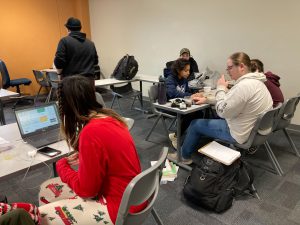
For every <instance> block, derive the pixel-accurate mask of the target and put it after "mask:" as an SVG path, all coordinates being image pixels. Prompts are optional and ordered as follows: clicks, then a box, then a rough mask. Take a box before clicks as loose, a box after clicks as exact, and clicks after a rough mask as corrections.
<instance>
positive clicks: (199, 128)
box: [181, 119, 236, 159]
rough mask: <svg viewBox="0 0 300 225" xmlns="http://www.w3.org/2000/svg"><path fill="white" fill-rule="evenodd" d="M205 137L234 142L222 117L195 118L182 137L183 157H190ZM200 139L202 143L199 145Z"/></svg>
mask: <svg viewBox="0 0 300 225" xmlns="http://www.w3.org/2000/svg"><path fill="white" fill-rule="evenodd" d="M205 137H209V138H213V139H219V140H222V141H226V142H228V143H231V144H233V143H236V140H235V139H234V138H233V137H232V136H231V135H230V131H229V127H228V125H227V122H226V120H224V119H197V120H193V121H192V122H191V125H190V126H189V128H188V130H187V135H186V137H185V139H184V142H183V145H182V148H181V154H182V157H183V158H185V159H190V158H191V155H192V153H193V152H194V151H197V150H198V149H199V148H200V147H202V146H203V145H204V144H205V143H203V141H205V140H206V141H207V139H206V138H205ZM201 141H202V145H201Z"/></svg>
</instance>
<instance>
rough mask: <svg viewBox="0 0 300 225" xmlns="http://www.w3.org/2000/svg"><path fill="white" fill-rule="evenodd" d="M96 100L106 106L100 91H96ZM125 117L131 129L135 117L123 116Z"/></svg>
mask: <svg viewBox="0 0 300 225" xmlns="http://www.w3.org/2000/svg"><path fill="white" fill-rule="evenodd" d="M96 100H97V102H98V103H100V104H101V105H102V106H103V107H104V108H106V105H105V102H104V100H103V98H102V95H101V94H100V93H98V92H96ZM123 119H124V120H125V122H126V124H127V126H128V130H131V128H132V127H133V125H134V119H132V118H128V117H123Z"/></svg>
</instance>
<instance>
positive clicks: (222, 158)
mask: <svg viewBox="0 0 300 225" xmlns="http://www.w3.org/2000/svg"><path fill="white" fill-rule="evenodd" d="M198 152H200V153H202V154H204V155H206V156H208V157H210V158H212V159H214V160H216V161H218V162H220V163H223V164H225V165H227V166H229V165H231V164H232V163H233V162H234V161H235V160H236V159H238V158H239V157H241V153H240V152H239V151H235V150H233V149H231V148H228V147H226V146H224V145H221V144H219V143H218V142H215V141H212V142H210V143H209V144H207V145H205V146H203V147H202V148H200V149H199V150H198Z"/></svg>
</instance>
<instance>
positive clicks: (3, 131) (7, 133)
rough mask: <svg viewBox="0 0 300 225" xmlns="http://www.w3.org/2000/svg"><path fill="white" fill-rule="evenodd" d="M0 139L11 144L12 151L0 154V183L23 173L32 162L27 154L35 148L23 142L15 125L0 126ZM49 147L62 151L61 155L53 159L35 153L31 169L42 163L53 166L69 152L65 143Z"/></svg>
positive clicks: (61, 142)
mask: <svg viewBox="0 0 300 225" xmlns="http://www.w3.org/2000/svg"><path fill="white" fill-rule="evenodd" d="M0 137H2V138H4V139H5V140H7V141H9V142H10V143H11V144H13V148H12V149H10V150H7V151H4V152H0V181H2V180H5V179H7V178H8V177H10V176H15V175H18V174H21V173H24V172H25V171H26V170H27V169H28V167H29V166H30V164H31V161H32V159H31V158H30V157H29V156H28V155H27V153H28V152H29V151H32V150H35V148H34V147H33V146H31V145H29V144H26V143H24V142H23V140H22V138H21V135H20V132H19V128H18V125H17V123H12V124H8V125H4V126H1V127H0ZM49 146H50V147H52V148H55V149H58V150H60V151H62V153H61V154H60V155H58V156H56V157H53V158H50V157H47V156H45V155H42V154H39V153H37V154H36V156H35V158H34V160H33V162H32V165H31V167H32V168H37V167H39V166H42V165H43V164H44V163H47V164H49V163H53V166H55V162H56V161H57V160H58V159H60V158H62V157H64V156H65V155H67V154H68V153H69V151H70V150H69V148H68V146H67V143H66V141H60V142H57V143H54V144H51V145H49ZM43 162H44V163H43Z"/></svg>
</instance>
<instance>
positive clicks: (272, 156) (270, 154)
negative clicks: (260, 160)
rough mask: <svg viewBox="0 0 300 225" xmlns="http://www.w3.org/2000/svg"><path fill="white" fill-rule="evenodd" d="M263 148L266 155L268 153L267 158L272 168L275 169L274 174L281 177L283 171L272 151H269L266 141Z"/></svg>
mask: <svg viewBox="0 0 300 225" xmlns="http://www.w3.org/2000/svg"><path fill="white" fill-rule="evenodd" d="M264 146H265V148H266V150H267V153H268V156H269V158H270V159H271V162H272V164H273V167H274V168H275V170H276V172H277V173H278V175H279V176H282V175H283V170H282V169H281V166H280V164H279V162H278V160H277V158H276V156H275V155H274V153H273V151H272V149H271V146H270V145H269V143H268V141H266V142H265V143H264Z"/></svg>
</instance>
